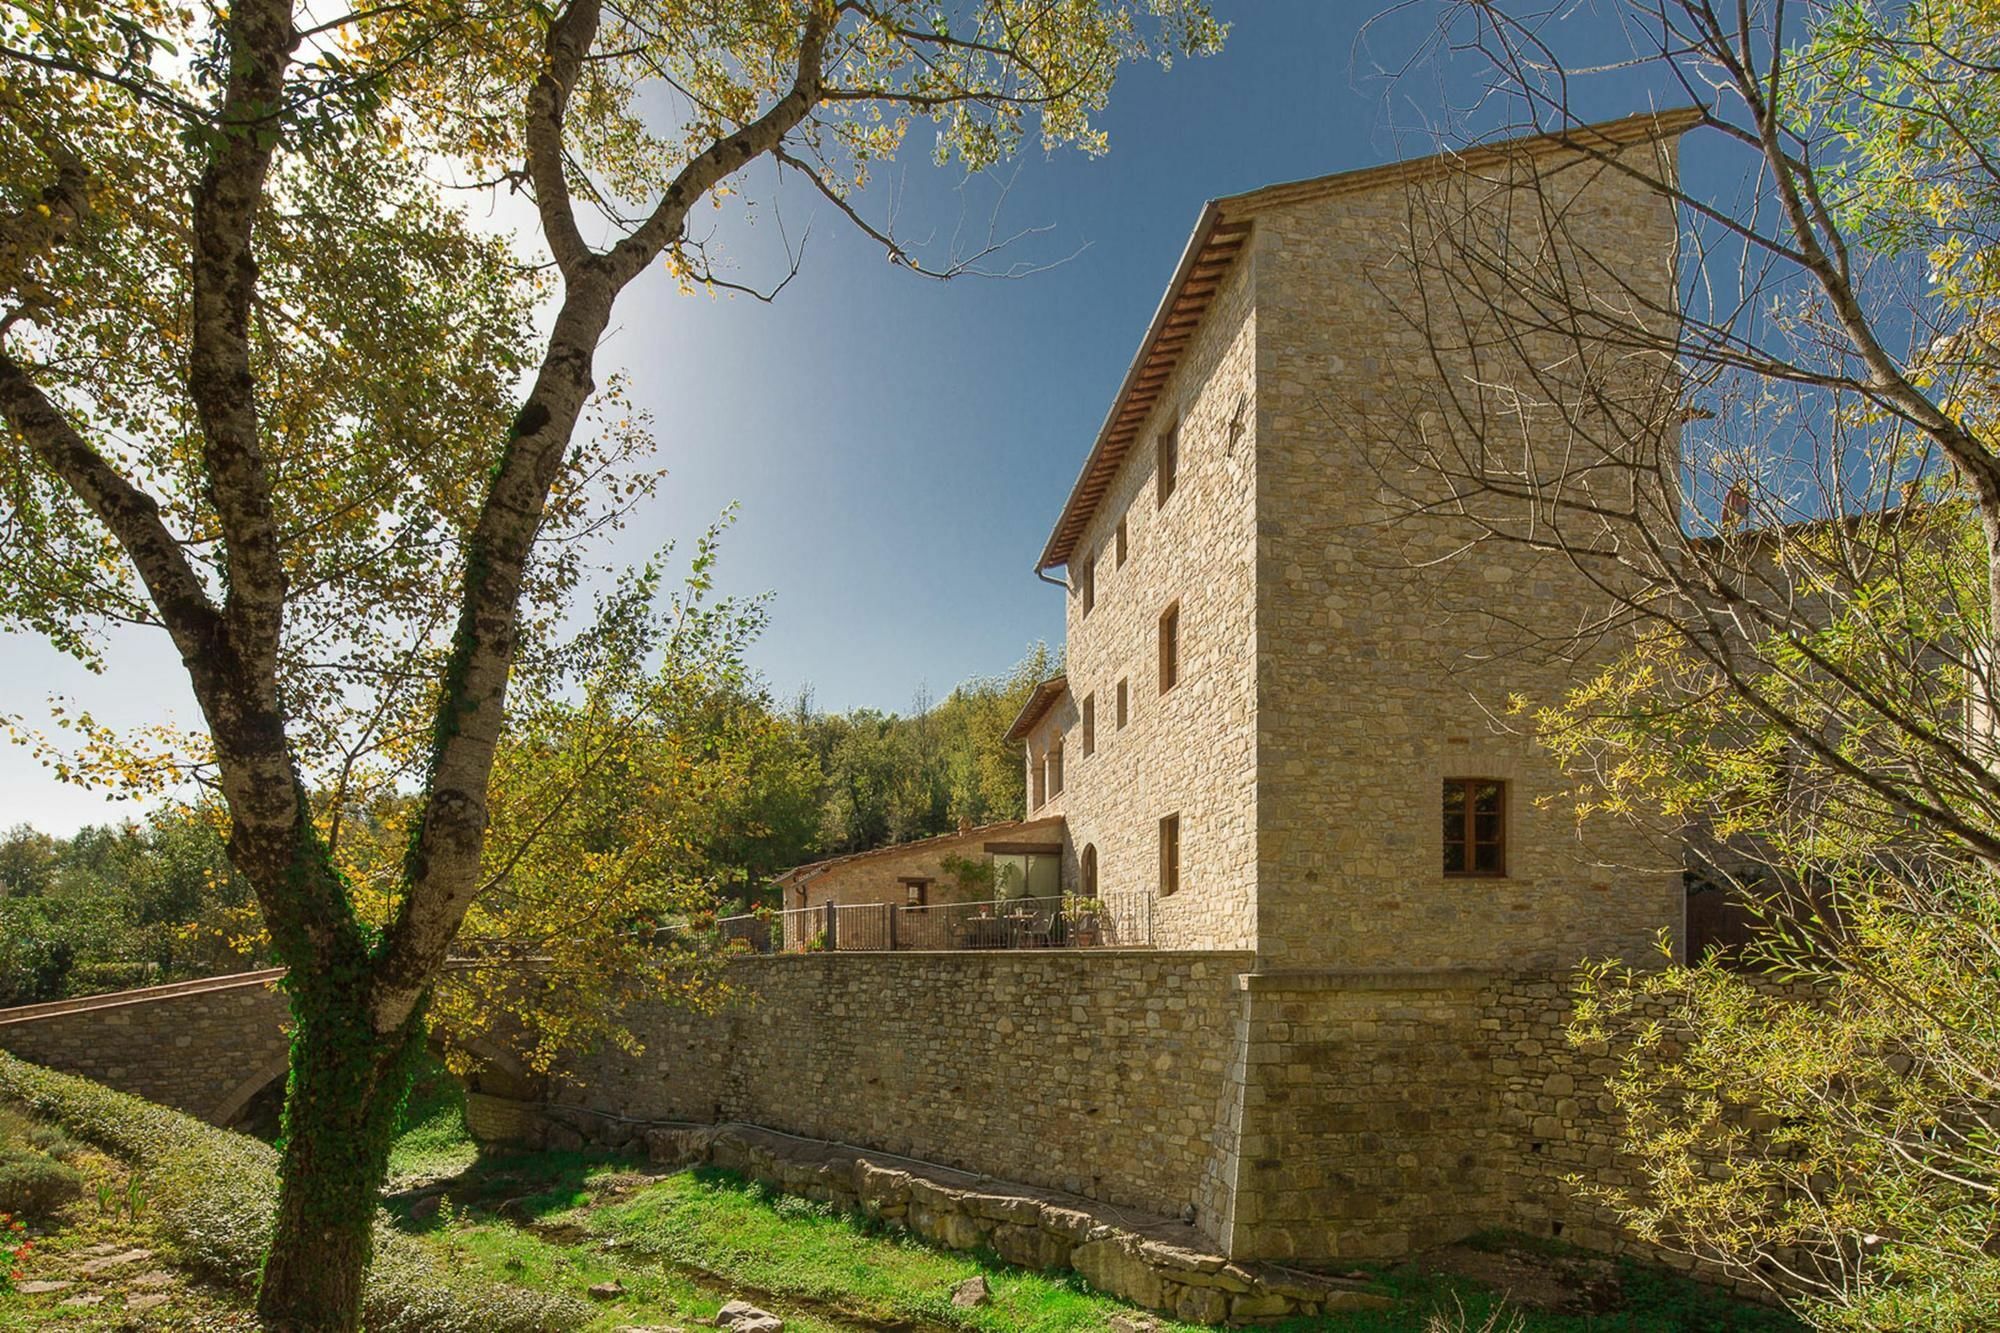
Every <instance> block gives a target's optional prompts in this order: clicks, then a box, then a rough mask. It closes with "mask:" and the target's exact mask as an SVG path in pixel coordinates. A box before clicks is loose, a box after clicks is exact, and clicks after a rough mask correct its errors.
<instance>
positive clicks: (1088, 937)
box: [1063, 893, 1104, 949]
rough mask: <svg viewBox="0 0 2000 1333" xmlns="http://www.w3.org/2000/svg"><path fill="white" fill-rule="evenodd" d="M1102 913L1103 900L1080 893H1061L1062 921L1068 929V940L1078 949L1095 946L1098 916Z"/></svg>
mask: <svg viewBox="0 0 2000 1333" xmlns="http://www.w3.org/2000/svg"><path fill="white" fill-rule="evenodd" d="M1103 914H1104V900H1103V899H1101V898H1086V897H1085V896H1084V895H1082V894H1080V893H1065V894H1064V895H1063V921H1064V922H1065V923H1066V925H1067V926H1068V929H1069V940H1070V943H1071V944H1072V945H1074V946H1075V947H1077V948H1079V949H1094V948H1096V947H1097V937H1098V918H1099V917H1101V916H1102V915H1103Z"/></svg>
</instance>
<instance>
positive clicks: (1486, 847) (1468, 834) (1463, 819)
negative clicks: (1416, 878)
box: [1444, 778, 1507, 879]
mask: <svg viewBox="0 0 2000 1333" xmlns="http://www.w3.org/2000/svg"><path fill="white" fill-rule="evenodd" d="M1444 873H1445V874H1447V875H1465V876H1468V877H1483V878H1488V879H1497V878H1499V877H1501V876H1503V875H1505V874H1506V873H1507V784H1506V783H1505V782H1503V781H1501V780H1500V779H1499V778H1446V779H1445V780H1444Z"/></svg>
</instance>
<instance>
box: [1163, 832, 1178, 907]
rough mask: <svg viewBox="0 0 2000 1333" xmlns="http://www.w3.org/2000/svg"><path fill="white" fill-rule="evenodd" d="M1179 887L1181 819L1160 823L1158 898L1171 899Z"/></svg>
mask: <svg viewBox="0 0 2000 1333" xmlns="http://www.w3.org/2000/svg"><path fill="white" fill-rule="evenodd" d="M1180 887H1181V817H1180V816H1179V815H1168V816H1167V817H1166V818H1164V819H1162V820H1161V821H1160V896H1161V897H1162V898H1167V897H1171V896H1172V895H1174V894H1175V893H1177V892H1179V891H1180Z"/></svg>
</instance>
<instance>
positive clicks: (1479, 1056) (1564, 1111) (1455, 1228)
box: [553, 951, 1715, 1277]
mask: <svg viewBox="0 0 2000 1333" xmlns="http://www.w3.org/2000/svg"><path fill="white" fill-rule="evenodd" d="M1250 963H1251V956H1250V955H1248V954H1244V953H1200V954H1198V953H1146V952H1105V953H1095V954H1092V953H1064V952H1060V951H1052V952H1045V953H1034V952H1027V953H1014V954H1006V955H981V954H929V955H894V956H884V955H853V954H849V955H806V956H794V957H789V958H786V957H773V958H752V959H744V960H739V961H737V962H735V963H733V964H732V970H731V974H732V983H733V984H734V985H735V986H736V987H737V988H738V989H739V990H740V991H741V993H742V998H741V1001H740V1003H737V1004H735V1005H732V1006H730V1007H728V1008H726V1009H724V1010H723V1011H721V1012H719V1013H716V1014H713V1015H700V1014H694V1013H690V1012H688V1011H685V1010H678V1009H667V1008H655V1009H650V1010H648V1011H646V1012H644V1013H642V1014H639V1015H637V1016H636V1030H637V1031H638V1033H639V1035H640V1036H641V1037H642V1038H643V1040H644V1041H645V1043H646V1049H645V1051H644V1053H643V1054H640V1055H636V1056H633V1055H626V1054H623V1053H619V1052H615V1051H606V1052H602V1053H599V1054H597V1055H595V1056H592V1057H590V1058H588V1059H584V1060H579V1061H576V1062H574V1063H573V1064H571V1065H570V1066H569V1067H567V1068H565V1069H564V1070H562V1071H560V1072H561V1074H562V1078H563V1082H564V1083H565V1084H566V1085H567V1090H566V1091H564V1092H561V1093H559V1094H558V1096H557V1102H558V1104H557V1107H556V1108H555V1110H554V1112H553V1115H554V1116H555V1119H556V1121H557V1122H558V1123H563V1124H567V1125H569V1126H571V1127H573V1128H578V1129H582V1130H585V1131H586V1132H588V1133H590V1134H592V1135H593V1136H596V1137H600V1138H603V1139H605V1140H607V1141H612V1142H617V1143H626V1144H629V1143H632V1142H635V1141H637V1140H638V1139H640V1138H642V1137H643V1136H644V1134H645V1130H646V1128H647V1126H648V1125H649V1124H660V1123H670V1124H687V1123H690V1122H693V1123H702V1124H738V1125H745V1124H747V1125H754V1126H764V1127H768V1128H770V1129H774V1130H778V1131H782V1132H784V1133H789V1134H795V1135H803V1136H807V1137H810V1138H812V1139H815V1140H831V1141H833V1142H835V1143H837V1144H846V1145H851V1146H852V1147H853V1148H855V1149H860V1150H872V1151H879V1152H884V1153H891V1154H898V1155H900V1156H903V1157H906V1158H912V1159H917V1160H918V1161H920V1162H925V1163H932V1164H936V1165H938V1166H941V1167H945V1168H952V1169H957V1170H962V1171H967V1172H974V1173H979V1174H981V1175H983V1176H987V1177H991V1178H993V1179H994V1180H997V1181H1001V1182H1019V1183H1020V1184H1022V1185H1025V1186H1032V1187H1040V1188H1042V1189H1047V1190H1059V1191H1064V1192H1067V1193H1069V1194H1073V1195H1077V1196H1080V1197H1082V1198H1085V1199H1089V1200H1094V1201H1097V1202H1098V1203H1101V1204H1105V1205H1112V1206H1123V1207H1127V1208H1131V1209H1137V1210H1143V1211H1144V1212H1146V1213H1149V1214H1152V1215H1154V1220H1156V1221H1159V1220H1168V1219H1174V1218H1191V1219H1192V1227H1193V1229H1194V1232H1196V1233H1198V1234H1199V1235H1200V1236H1201V1237H1203V1238H1204V1246H1205V1247H1208V1248H1212V1249H1213V1250H1214V1252H1215V1253H1217V1254H1219V1255H1222V1256H1226V1257H1227V1258H1228V1259H1229V1260H1230V1261H1231V1262H1234V1263H1238V1264H1258V1263H1278V1264H1285V1263H1298V1264H1307V1265H1334V1266H1340V1265H1346V1264H1353V1263H1358V1262H1369V1261H1377V1260H1387V1259H1393V1258H1398V1257H1401V1256H1404V1255H1408V1254H1410V1253H1413V1252H1416V1251H1419V1250H1422V1249H1424V1248H1426V1247H1430V1246H1435V1245H1441V1244H1446V1243H1449V1242H1452V1241H1456V1240H1460V1239H1463V1238H1464V1237H1466V1236H1468V1235H1471V1234H1473V1233H1475V1232H1478V1231H1481V1230H1485V1229H1489V1228H1506V1229H1510V1230H1516V1231H1520V1232H1524V1233H1526V1234H1529V1235H1533V1236H1544V1237H1551V1238H1557V1239H1560V1240H1563V1241H1565V1242H1570V1243H1575V1244H1578V1245H1582V1246H1585V1247H1587V1248H1591V1249H1595V1250H1599V1251H1606V1252H1624V1251H1629V1252H1632V1253H1635V1254H1637V1255H1639V1256H1640V1257H1642V1258H1647V1259H1651V1260H1655V1261H1663V1262H1668V1263H1673V1264H1677V1265H1680V1266H1685V1265H1684V1264H1683V1263H1682V1261H1681V1259H1680V1258H1679V1257H1678V1256H1675V1255H1671V1254H1668V1253H1665V1252H1663V1251H1659V1250H1656V1249H1652V1248H1649V1247H1647V1246H1645V1245H1642V1244H1640V1243H1639V1242H1637V1241H1636V1240H1635V1239H1634V1238H1633V1237H1632V1236H1630V1235H1629V1234H1627V1233H1625V1232H1624V1231H1622V1230H1621V1228H1620V1227H1619V1225H1618V1223H1617V1221H1616V1219H1615V1217H1613V1216H1612V1215H1611V1214H1610V1213H1609V1212H1608V1211H1606V1210H1605V1209H1604V1208H1603V1207H1602V1206H1601V1205H1599V1204H1598V1203H1596V1202H1593V1201H1591V1200H1589V1199H1587V1198H1584V1197H1582V1196H1580V1195H1579V1194H1578V1193H1577V1192H1576V1191H1575V1190H1574V1189H1572V1188H1571V1186H1570V1185H1569V1184H1568V1183H1567V1178H1568V1177H1570V1176H1572V1175H1575V1176H1580V1177H1582V1179H1583V1180H1584V1181H1585V1182H1587V1183H1589V1184H1594V1185H1602V1186H1614V1187H1617V1186H1632V1185H1637V1184H1639V1183H1641V1181H1642V1177H1641V1175H1640V1173H1639V1170H1638V1166H1637V1164H1636V1163H1635V1162H1634V1161H1633V1160H1631V1159H1630V1158H1629V1157H1628V1156H1626V1155H1625V1154H1624V1153H1623V1152H1622V1151H1621V1149H1620V1147H1619V1136H1620V1131H1621V1123H1620V1118H1619V1115H1618V1113H1617V1106H1616V1103H1615V1102H1614V1101H1613V1100H1612V1098H1611V1097H1610V1096H1609V1095H1608V1093H1607V1089H1606V1080H1607V1079H1608V1078H1609V1077H1610V1076H1611V1075H1612V1074H1613V1073H1615V1072H1616V1070H1617V1068H1618V1064H1617V1060H1616V1058H1615V1056H1614V1055H1613V1054H1612V1053H1610V1052H1608V1051H1606V1050H1604V1049H1601V1048H1590V1047H1584V1048H1578V1047H1576V1046H1573V1045H1572V1044H1571V1043H1570V1041H1569V1039H1568V1034H1567V1023H1568V1020H1569V1015H1570V1010H1571V1005H1572V999H1573V996H1572V992H1571V984H1572V983H1571V978H1570V975H1569V973H1568V972H1567V971H1557V970H1515V971H1500V970H1474V969H1450V970H1438V971H1355V970H1340V971H1325V972H1318V973H1313V972H1292V973H1257V972H1251V971H1248V967H1249V965H1250ZM851 1155H852V1154H850V1156H851ZM905 1165H906V1166H907V1165H908V1164H905ZM815 1181H816V1182H817V1184H818V1185H819V1186H824V1185H825V1184H826V1182H825V1181H824V1180H821V1179H819V1177H817V1176H815V1177H814V1178H813V1181H808V1182H807V1183H808V1185H809V1186H810V1185H813V1183H814V1182H815ZM794 1183H795V1182H794ZM841 1188H846V1187H845V1186H842V1187H841ZM979 1188H980V1189H981V1190H982V1191H985V1192H987V1193H991V1192H993V1191H996V1190H1002V1187H1001V1186H1000V1185H995V1184H993V1183H991V1182H990V1181H989V1182H988V1183H986V1184H983V1185H981V1186H980V1187H979ZM808 1192H810V1191H808ZM1002 1192H1004V1191H1002ZM816 1197H817V1196H816ZM1189 1204H1193V1205H1194V1207H1193V1211H1192V1212H1191V1213H1190V1212H1188V1211H1187V1208H1188V1205H1189ZM1017 1239H1018V1238H1017ZM952 1243H955V1242H952ZM1037 1243H1040V1242H1037ZM1708 1276H1711V1277H1712V1276H1715V1275H1714V1274H1708Z"/></svg>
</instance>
